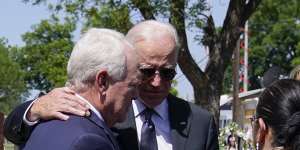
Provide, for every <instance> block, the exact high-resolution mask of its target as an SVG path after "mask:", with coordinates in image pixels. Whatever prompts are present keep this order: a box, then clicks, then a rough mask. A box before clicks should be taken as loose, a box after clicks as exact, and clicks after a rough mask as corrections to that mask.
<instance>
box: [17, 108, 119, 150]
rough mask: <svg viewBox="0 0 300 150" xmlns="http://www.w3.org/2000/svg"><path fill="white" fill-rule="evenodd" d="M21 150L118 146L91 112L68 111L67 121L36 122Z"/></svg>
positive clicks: (89, 149) (114, 148) (101, 149)
mask: <svg viewBox="0 0 300 150" xmlns="http://www.w3.org/2000/svg"><path fill="white" fill-rule="evenodd" d="M21 149H23V150H119V147H118V144H117V142H116V141H115V139H114V137H113V135H112V132H111V130H110V129H109V128H108V127H107V126H106V125H105V123H104V122H103V121H102V120H100V119H99V118H98V117H97V116H96V115H95V113H91V116H90V117H88V118H85V117H78V116H73V115H71V116H70V118H69V119H68V120H67V121H61V120H52V121H45V122H41V123H40V124H38V125H37V126H36V127H35V129H34V130H33V132H32V134H31V135H30V137H29V139H28V141H27V142H26V144H25V145H24V147H23V148H21Z"/></svg>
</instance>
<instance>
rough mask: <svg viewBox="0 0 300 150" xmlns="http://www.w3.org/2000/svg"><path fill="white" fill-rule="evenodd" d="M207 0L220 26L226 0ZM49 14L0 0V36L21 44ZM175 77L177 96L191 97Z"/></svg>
mask: <svg viewBox="0 0 300 150" xmlns="http://www.w3.org/2000/svg"><path fill="white" fill-rule="evenodd" d="M208 1H209V3H210V4H211V5H212V10H211V12H212V15H213V17H214V19H215V24H216V25H217V26H221V25H222V23H223V20H224V17H225V15H226V10H227V7H228V0H208ZM49 15H50V12H49V11H48V10H47V8H46V6H44V5H39V6H32V5H30V4H25V3H23V2H22V0H1V5H0V20H1V23H0V37H5V38H7V39H8V41H9V44H10V45H19V46H22V45H23V42H22V39H21V35H22V34H24V33H25V32H28V31H30V30H31V26H32V25H34V24H38V23H39V22H40V20H42V19H47V18H49ZM188 36H192V33H189V35H188ZM190 39H192V38H190ZM189 48H190V49H192V51H191V53H192V55H193V57H194V59H195V60H196V61H199V60H202V59H203V58H205V57H206V55H207V51H205V50H204V48H203V47H201V46H199V45H197V43H196V42H195V41H193V40H190V41H189ZM205 62H206V61H205V60H204V61H203V62H202V63H201V64H200V66H201V67H205ZM175 78H176V79H177V81H178V85H177V87H176V88H177V89H178V91H179V96H180V97H182V98H189V99H191V98H192V97H193V90H192V87H191V85H190V83H189V82H188V81H187V79H186V78H185V77H184V76H183V75H182V73H181V71H180V70H178V74H177V76H176V77H175Z"/></svg>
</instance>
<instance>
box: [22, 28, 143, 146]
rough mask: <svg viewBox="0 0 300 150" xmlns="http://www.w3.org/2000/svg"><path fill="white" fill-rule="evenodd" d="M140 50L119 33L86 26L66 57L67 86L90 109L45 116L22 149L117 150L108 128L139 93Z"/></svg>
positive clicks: (125, 110)
mask: <svg viewBox="0 0 300 150" xmlns="http://www.w3.org/2000/svg"><path fill="white" fill-rule="evenodd" d="M137 60H138V59H137V55H136V54H135V52H134V49H133V47H132V46H131V44H129V43H128V42H127V41H126V40H125V39H124V37H123V35H122V34H121V33H119V32H116V31H113V30H109V29H96V28H92V29H90V30H88V31H87V32H86V33H85V34H84V36H83V37H82V38H81V39H80V40H79V41H78V42H77V43H76V45H75V47H74V49H73V51H72V54H71V57H70V59H69V62H68V67H67V72H68V85H69V86H70V87H69V88H70V89H72V90H74V91H75V93H74V94H75V96H76V97H78V98H79V99H81V100H82V101H84V102H85V103H86V104H87V107H88V108H89V109H90V111H91V112H90V115H89V116H88V117H79V116H75V115H70V118H69V119H68V120H67V121H60V120H50V121H41V123H40V124H38V125H37V126H36V127H35V129H34V130H33V132H32V134H31V136H30V138H29V139H28V141H27V142H26V144H25V145H24V147H23V148H22V149H24V150H41V149H43V150H54V149H55V150H75V149H76V150H77V149H78V150H79V149H80V150H87V149H89V150H96V149H97V150H102V149H103V150H104V149H105V150H119V147H118V144H117V142H116V140H115V139H114V137H113V135H112V133H111V131H110V129H109V127H111V126H112V125H114V124H115V123H116V122H121V121H123V120H124V119H125V117H126V112H127V111H128V108H129V106H130V105H131V100H132V99H134V98H135V97H136V86H137V85H138V83H139V80H138V71H137V66H138V63H137Z"/></svg>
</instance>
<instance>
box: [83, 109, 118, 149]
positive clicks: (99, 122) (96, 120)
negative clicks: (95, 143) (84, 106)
mask: <svg viewBox="0 0 300 150" xmlns="http://www.w3.org/2000/svg"><path fill="white" fill-rule="evenodd" d="M88 119H89V120H90V121H92V122H94V123H95V124H96V125H98V126H99V127H101V128H102V129H103V130H104V132H105V133H106V135H107V137H108V138H109V140H110V141H111V143H112V144H113V146H114V148H115V150H120V148H119V145H118V142H117V141H116V139H115V138H114V136H113V133H112V132H111V130H110V129H109V128H108V127H107V125H106V124H105V122H104V121H102V120H100V119H99V118H98V117H97V115H96V114H95V113H94V112H93V111H91V116H90V117H88Z"/></svg>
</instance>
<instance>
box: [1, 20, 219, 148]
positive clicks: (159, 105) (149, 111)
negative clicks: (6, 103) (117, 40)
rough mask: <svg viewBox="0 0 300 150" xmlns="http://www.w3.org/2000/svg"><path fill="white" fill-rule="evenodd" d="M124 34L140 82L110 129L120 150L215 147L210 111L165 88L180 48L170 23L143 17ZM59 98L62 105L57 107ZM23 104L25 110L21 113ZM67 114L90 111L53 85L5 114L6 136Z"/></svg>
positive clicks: (18, 138) (17, 138) (15, 137)
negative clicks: (119, 119) (135, 95)
mask: <svg viewBox="0 0 300 150" xmlns="http://www.w3.org/2000/svg"><path fill="white" fill-rule="evenodd" d="M126 39H127V40H128V41H129V42H130V43H131V44H132V45H133V46H134V47H135V48H136V51H137V53H138V55H139V57H140V60H139V62H140V63H139V70H140V72H141V73H142V82H141V83H140V85H139V87H138V93H139V97H138V98H137V99H135V100H133V101H132V108H131V109H129V112H128V114H127V115H128V116H127V119H126V120H125V121H124V122H123V123H119V124H116V125H115V126H114V127H113V128H112V130H113V131H114V132H115V136H116V138H117V140H118V142H119V146H120V147H121V149H123V150H215V149H218V140H217V133H216V129H215V126H214V120H213V117H212V115H210V114H209V113H208V112H207V111H205V110H203V109H201V108H200V107H198V106H196V105H194V104H191V103H189V102H186V101H184V100H182V99H179V98H177V97H175V96H173V95H171V94H170V93H169V90H170V88H171V81H172V79H173V78H174V76H175V75H176V71H175V67H176V63H177V57H178V49H179V42H178V37H177V33H176V30H175V29H174V27H173V26H171V25H170V24H165V23H161V22H157V21H153V20H150V21H144V22H141V23H139V24H137V25H135V26H134V27H133V28H132V29H131V30H130V31H129V32H128V33H127V35H126ZM116 94H117V93H116ZM55 99H56V101H55ZM58 100H59V101H58ZM62 103H64V107H63V108H62V107H59V105H61V104H62ZM26 108H29V109H28V111H27V112H26V113H25V109H26ZM45 110H47V111H48V112H45ZM65 113H72V114H76V115H81V116H84V115H88V114H89V113H88V111H86V108H85V105H84V103H82V102H80V100H78V99H77V98H76V97H74V96H73V92H72V91H70V90H69V89H64V88H60V89H55V90H53V91H52V92H50V93H49V94H47V95H45V96H42V97H40V98H38V100H36V102H34V103H33V104H32V106H31V107H28V105H27V106H24V104H23V105H21V106H19V107H17V108H16V109H15V111H14V112H12V113H11V114H10V116H9V117H8V119H9V120H10V122H8V123H7V124H6V126H5V130H6V131H9V133H8V134H9V135H6V136H7V137H9V139H10V140H12V141H13V142H14V143H19V144H20V143H23V142H24V141H25V140H26V138H27V137H28V136H29V135H30V129H32V128H33V126H30V127H28V124H33V123H32V121H37V120H38V119H51V118H60V119H62V120H66V119H68V116H67V115H66V114H65ZM22 117H23V119H22ZM28 121H29V122H28ZM26 122H27V123H26Z"/></svg>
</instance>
